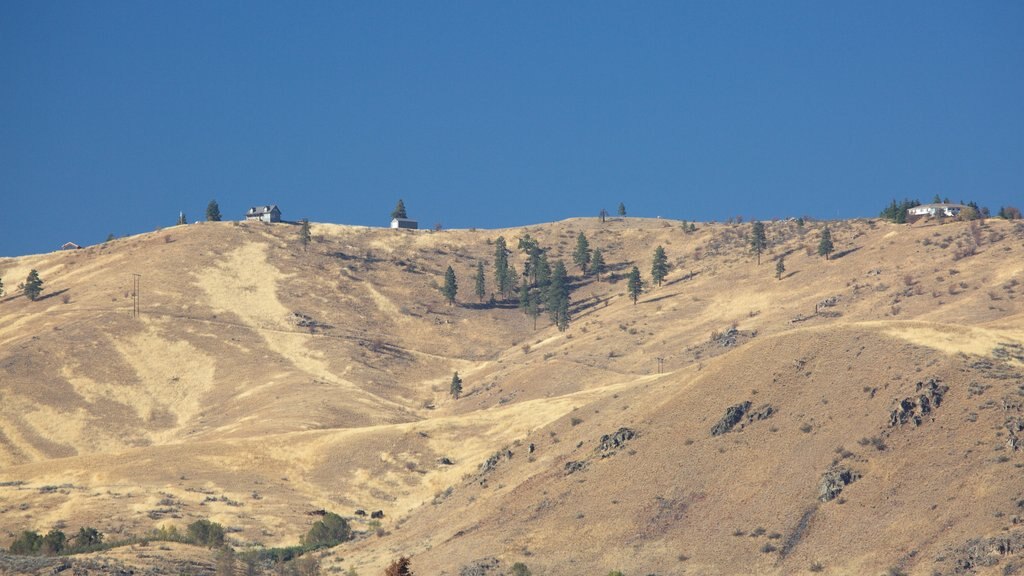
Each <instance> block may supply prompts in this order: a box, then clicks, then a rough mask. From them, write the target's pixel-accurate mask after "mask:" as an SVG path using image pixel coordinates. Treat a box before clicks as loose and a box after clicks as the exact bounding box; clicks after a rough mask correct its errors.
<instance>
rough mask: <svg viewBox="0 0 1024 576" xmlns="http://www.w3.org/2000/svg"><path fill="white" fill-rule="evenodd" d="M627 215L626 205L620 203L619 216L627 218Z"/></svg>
mask: <svg viewBox="0 0 1024 576" xmlns="http://www.w3.org/2000/svg"><path fill="white" fill-rule="evenodd" d="M625 215H626V205H625V204H623V203H622V202H619V216H625Z"/></svg>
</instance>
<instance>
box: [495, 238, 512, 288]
mask: <svg viewBox="0 0 1024 576" xmlns="http://www.w3.org/2000/svg"><path fill="white" fill-rule="evenodd" d="M509 254H510V251H509V249H508V246H507V245H506V244H505V237H504V236H498V239H497V240H495V241H494V283H495V284H497V286H498V292H500V293H501V295H502V297H504V298H508V295H509V294H511V289H512V274H511V271H510V270H509V265H508V255H509Z"/></svg>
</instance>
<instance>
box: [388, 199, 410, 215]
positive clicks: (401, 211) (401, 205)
mask: <svg viewBox="0 0 1024 576" xmlns="http://www.w3.org/2000/svg"><path fill="white" fill-rule="evenodd" d="M391 217H392V218H408V217H409V216H408V215H407V214H406V213H405V202H403V201H402V199H401V198H399V199H398V204H395V209H394V210H392V211H391Z"/></svg>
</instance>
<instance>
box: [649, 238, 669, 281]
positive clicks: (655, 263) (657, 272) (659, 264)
mask: <svg viewBox="0 0 1024 576" xmlns="http://www.w3.org/2000/svg"><path fill="white" fill-rule="evenodd" d="M665 276H668V257H667V256H665V249H664V248H662V247H661V246H658V247H657V248H655V249H654V258H653V259H652V262H651V279H652V280H654V281H655V282H657V283H658V286H661V282H662V280H664V279H665Z"/></svg>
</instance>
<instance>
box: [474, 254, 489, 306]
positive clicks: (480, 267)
mask: <svg viewBox="0 0 1024 576" xmlns="http://www.w3.org/2000/svg"><path fill="white" fill-rule="evenodd" d="M475 292H476V297H477V298H479V299H480V302H483V301H484V296H487V278H485V277H484V263H483V262H477V263H476V290H475Z"/></svg>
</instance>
